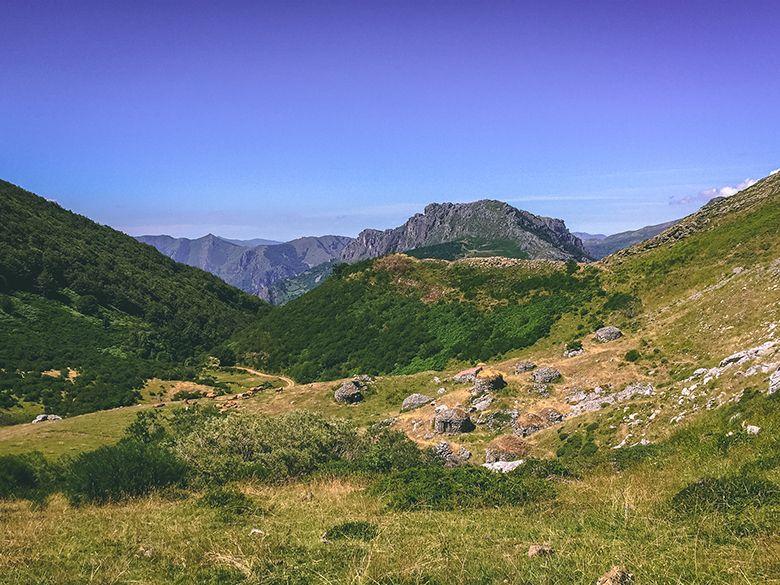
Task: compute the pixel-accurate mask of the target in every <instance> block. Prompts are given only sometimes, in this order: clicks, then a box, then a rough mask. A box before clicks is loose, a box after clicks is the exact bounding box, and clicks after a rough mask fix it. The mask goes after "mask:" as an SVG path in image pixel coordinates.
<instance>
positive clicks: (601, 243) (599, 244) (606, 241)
mask: <svg viewBox="0 0 780 585" xmlns="http://www.w3.org/2000/svg"><path fill="white" fill-rule="evenodd" d="M678 221H679V220H674V221H667V222H665V223H659V224H656V225H648V226H645V227H642V228H639V229H636V230H629V231H625V232H620V233H617V234H612V235H609V236H605V235H602V234H585V233H578V234H576V235H577V236H578V237H579V238H580V239H581V240H582V244H583V245H584V246H585V249H586V250H587V251H588V254H590V255H591V257H593V258H595V259H597V260H598V259H601V258H604V257H605V256H608V255H610V254H612V253H613V252H617V251H618V250H622V249H623V248H628V247H629V246H633V245H634V244H637V243H639V242H644V241H645V240H649V239H650V238H652V237H654V236H656V235H658V234H660V233H661V232H662V231H664V230H665V229H667V228H670V227H672V226H673V225H674V224H676V223H677V222H678Z"/></svg>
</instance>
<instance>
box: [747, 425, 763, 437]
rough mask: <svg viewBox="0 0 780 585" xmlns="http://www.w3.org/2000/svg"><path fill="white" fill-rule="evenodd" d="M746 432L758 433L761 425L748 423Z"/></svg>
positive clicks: (750, 433) (749, 433)
mask: <svg viewBox="0 0 780 585" xmlns="http://www.w3.org/2000/svg"><path fill="white" fill-rule="evenodd" d="M745 432H746V433H747V434H748V435H757V434H758V433H760V432H761V427H757V426H756V425H747V426H746V427H745Z"/></svg>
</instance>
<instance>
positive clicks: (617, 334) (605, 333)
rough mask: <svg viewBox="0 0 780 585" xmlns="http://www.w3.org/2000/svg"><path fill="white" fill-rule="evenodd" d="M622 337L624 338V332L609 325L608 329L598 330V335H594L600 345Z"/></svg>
mask: <svg viewBox="0 0 780 585" xmlns="http://www.w3.org/2000/svg"><path fill="white" fill-rule="evenodd" d="M621 337H623V332H622V331H621V330H620V329H618V328H617V327H614V326H612V325H607V326H606V327H602V328H601V329H598V330H596V333H595V334H594V335H593V339H595V340H596V341H598V342H599V343H607V342H609V341H615V340H616V339H620V338H621Z"/></svg>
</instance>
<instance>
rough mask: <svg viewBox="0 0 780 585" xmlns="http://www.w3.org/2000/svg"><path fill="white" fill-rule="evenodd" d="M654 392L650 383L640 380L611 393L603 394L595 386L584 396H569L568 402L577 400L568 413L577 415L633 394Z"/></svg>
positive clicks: (641, 394)
mask: <svg viewBox="0 0 780 585" xmlns="http://www.w3.org/2000/svg"><path fill="white" fill-rule="evenodd" d="M654 392H655V388H653V385H652V384H644V383H641V382H636V383H634V384H629V385H628V386H626V387H625V388H623V389H622V390H620V391H619V392H614V393H612V394H605V393H603V390H602V389H601V388H596V389H595V390H594V391H593V392H590V393H588V394H585V395H584V397H583V396H582V395H577V396H576V397H571V398H570V399H569V401H570V402H571V401H572V399H574V398H577V399H579V400H578V401H577V402H576V403H575V404H574V406H572V409H571V413H570V414H571V416H577V415H580V414H582V413H584V412H593V411H595V410H600V409H601V408H603V407H604V406H605V405H608V404H615V403H617V402H624V401H626V400H629V399H631V398H633V397H634V396H651V395H652V394H653V393H654Z"/></svg>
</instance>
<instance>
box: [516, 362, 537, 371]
mask: <svg viewBox="0 0 780 585" xmlns="http://www.w3.org/2000/svg"><path fill="white" fill-rule="evenodd" d="M534 368H536V364H535V363H533V362H529V361H522V362H517V363H516V364H515V372H516V373H518V374H522V373H525V372H530V371H531V370H533V369H534Z"/></svg>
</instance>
